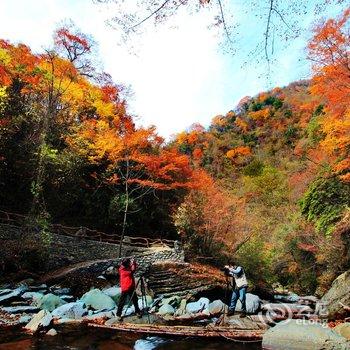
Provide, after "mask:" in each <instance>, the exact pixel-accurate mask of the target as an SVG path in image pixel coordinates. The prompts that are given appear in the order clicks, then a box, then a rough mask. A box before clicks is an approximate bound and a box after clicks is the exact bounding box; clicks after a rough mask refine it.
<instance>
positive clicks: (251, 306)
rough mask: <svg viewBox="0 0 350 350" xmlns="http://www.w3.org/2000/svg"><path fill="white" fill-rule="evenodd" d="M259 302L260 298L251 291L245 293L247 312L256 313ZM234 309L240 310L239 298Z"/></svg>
mask: <svg viewBox="0 0 350 350" xmlns="http://www.w3.org/2000/svg"><path fill="white" fill-rule="evenodd" d="M260 304H261V300H260V298H259V297H258V296H257V295H255V294H251V293H247V294H246V308H247V313H249V314H255V313H257V312H258V311H259V309H260ZM236 311H242V303H241V301H240V300H238V301H237V305H236Z"/></svg>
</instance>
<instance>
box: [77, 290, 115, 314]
mask: <svg viewBox="0 0 350 350" xmlns="http://www.w3.org/2000/svg"><path fill="white" fill-rule="evenodd" d="M80 300H81V301H82V302H83V303H85V305H86V306H87V307H90V308H92V309H94V310H111V309H114V308H115V307H116V303H115V302H114V300H113V299H112V298H111V297H110V296H108V295H106V294H104V293H103V292H101V291H100V290H99V289H92V290H90V291H89V292H87V293H85V294H84V295H83V296H82V297H81V299H80Z"/></svg>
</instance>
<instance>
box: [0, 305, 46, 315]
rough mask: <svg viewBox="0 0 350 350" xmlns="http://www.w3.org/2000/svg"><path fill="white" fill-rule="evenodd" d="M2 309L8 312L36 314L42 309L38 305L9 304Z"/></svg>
mask: <svg viewBox="0 0 350 350" xmlns="http://www.w3.org/2000/svg"><path fill="white" fill-rule="evenodd" d="M0 310H2V311H5V312H7V313H8V314H23V313H27V314H34V313H36V312H39V311H40V309H39V308H38V307H36V306H7V307H2V308H0Z"/></svg>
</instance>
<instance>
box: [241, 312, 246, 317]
mask: <svg viewBox="0 0 350 350" xmlns="http://www.w3.org/2000/svg"><path fill="white" fill-rule="evenodd" d="M239 317H240V318H244V317H247V313H246V312H242V313H241V314H240V315H239Z"/></svg>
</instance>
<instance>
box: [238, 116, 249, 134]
mask: <svg viewBox="0 0 350 350" xmlns="http://www.w3.org/2000/svg"><path fill="white" fill-rule="evenodd" d="M235 124H236V125H237V126H238V127H239V128H240V129H241V130H242V131H243V132H247V131H248V128H249V125H248V123H247V122H246V121H245V120H244V119H242V118H241V117H237V118H236V120H235Z"/></svg>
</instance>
